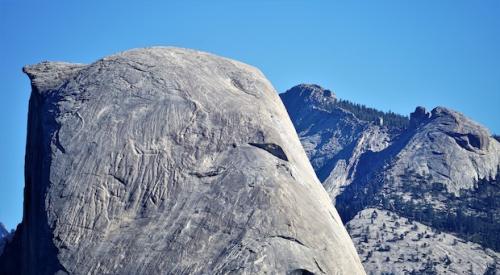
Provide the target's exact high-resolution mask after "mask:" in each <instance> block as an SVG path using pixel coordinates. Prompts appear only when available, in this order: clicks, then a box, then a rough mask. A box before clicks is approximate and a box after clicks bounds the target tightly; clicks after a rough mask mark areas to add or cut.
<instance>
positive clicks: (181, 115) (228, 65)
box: [0, 48, 364, 274]
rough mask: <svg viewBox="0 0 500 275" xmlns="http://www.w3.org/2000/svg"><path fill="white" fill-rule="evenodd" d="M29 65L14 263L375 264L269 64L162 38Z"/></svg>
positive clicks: (302, 268)
mask: <svg viewBox="0 0 500 275" xmlns="http://www.w3.org/2000/svg"><path fill="white" fill-rule="evenodd" d="M24 71H25V72H26V73H27V74H28V76H29V77H30V79H31V80H32V86H33V92H32V96H31V99H30V108H29V121H28V124H29V125H28V126H29V127H28V129H29V130H28V143H27V154H26V188H25V205H24V217H23V221H22V224H21V226H20V228H19V229H18V230H17V231H16V236H15V237H14V240H13V241H12V243H10V244H9V245H8V247H7V249H6V253H4V254H3V255H2V257H0V270H3V271H4V272H5V271H7V272H14V273H24V274H51V273H55V272H67V273H71V274H88V273H91V274H104V273H113V274H137V273H142V274H158V273H168V274H226V273H231V272H235V273H238V274H240V273H246V274H262V273H266V272H269V273H279V274H311V273H314V274H336V273H340V274H363V273H364V271H363V268H362V266H361V263H360V261H359V259H358V256H357V254H356V252H355V249H354V246H353V244H352V242H351V240H350V238H349V236H348V234H347V232H346V231H345V229H344V227H343V225H342V222H341V221H340V218H339V216H338V214H337V212H336V210H335V209H334V208H333V206H332V205H331V203H330V199H329V197H328V194H327V193H326V192H325V190H324V189H323V188H322V186H321V184H320V182H319V181H318V180H317V178H316V176H315V174H314V171H313V169H312V167H311V166H310V164H309V162H308V160H307V157H306V155H305V154H304V151H303V149H302V147H301V144H300V142H299V139H298V138H297V135H296V133H295V131H294V128H293V125H292V123H291V121H290V120H289V118H288V116H287V113H286V110H285V109H284V107H283V105H282V103H281V101H280V100H279V97H278V96H277V94H276V92H275V91H274V89H273V88H272V86H271V84H270V83H269V82H268V81H267V80H266V79H265V77H264V76H263V75H262V74H261V73H260V72H259V71H258V70H257V69H255V68H253V67H250V66H248V65H245V64H242V63H239V62H236V61H232V60H229V59H224V58H220V57H216V56H213V55H210V54H206V53H202V52H197V51H191V50H184V49H177V48H150V49H139V50H131V51H127V52H124V53H120V54H117V55H113V56H110V57H106V58H104V59H102V60H99V61H97V62H95V63H93V64H91V65H71V64H65V63H41V64H38V65H33V66H28V67H26V68H25V69H24ZM19 267H21V270H18V269H17V270H16V268H19Z"/></svg>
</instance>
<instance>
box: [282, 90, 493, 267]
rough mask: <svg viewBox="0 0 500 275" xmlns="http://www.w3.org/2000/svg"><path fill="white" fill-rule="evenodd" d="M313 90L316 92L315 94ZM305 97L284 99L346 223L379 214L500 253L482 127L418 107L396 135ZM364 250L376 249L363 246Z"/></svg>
mask: <svg viewBox="0 0 500 275" xmlns="http://www.w3.org/2000/svg"><path fill="white" fill-rule="evenodd" d="M311 93H314V94H320V92H318V91H317V89H316V90H315V91H311ZM304 95H307V92H305V91H302V93H301V94H300V95H299V94H298V93H296V92H295V90H294V89H293V88H292V89H290V90H289V91H288V92H286V93H285V94H281V97H282V99H283V102H284V103H285V106H286V107H287V109H288V111H289V113H290V117H291V118H292V121H293V123H294V125H295V126H296V128H297V132H298V134H299V137H300V139H301V141H302V143H303V145H304V148H305V150H306V153H307V155H308V156H309V157H310V159H311V163H313V165H314V164H318V163H320V164H323V165H316V166H315V167H314V168H315V170H316V173H317V174H318V177H319V178H320V179H321V180H322V182H323V185H324V186H325V189H326V190H327V191H328V193H329V194H330V197H331V198H332V201H333V202H334V203H335V205H336V208H337V210H338V211H339V214H340V216H341V217H342V219H343V221H344V222H349V224H352V223H351V221H352V220H353V219H356V217H357V215H359V213H363V212H362V211H364V210H365V209H374V208H376V209H384V211H386V210H387V211H389V212H391V213H393V214H394V215H396V216H397V217H399V218H401V219H410V220H411V221H415V222H420V223H421V224H424V225H426V226H429V227H430V228H433V229H434V230H437V231H442V232H447V233H450V234H454V235H456V236H457V237H458V238H460V239H463V240H464V241H472V242H475V243H477V245H478V246H480V247H481V246H482V248H481V249H482V250H485V249H486V248H490V249H493V250H495V251H497V252H498V251H499V250H500V239H499V237H498V236H500V223H499V222H498V221H499V220H500V203H499V202H500V182H499V181H500V173H499V169H500V143H499V142H498V141H497V140H495V139H494V138H493V137H491V135H490V133H489V132H488V130H487V129H485V128H484V127H483V126H481V125H478V124H477V123H475V122H473V121H471V120H470V119H468V118H466V117H465V116H463V115H462V114H460V113H458V112H455V111H452V110H449V109H446V108H443V107H438V108H435V109H434V110H432V112H431V113H428V112H427V111H426V110H425V109H424V108H422V107H417V109H416V110H415V112H413V113H412V114H411V115H410V120H409V124H408V127H407V128H405V129H396V130H395V131H394V130H391V129H390V128H388V127H386V126H382V127H380V126H379V125H377V123H373V122H368V123H367V122H366V121H362V120H360V119H358V118H357V116H356V115H355V114H353V113H350V112H349V111H347V110H345V109H342V108H341V107H339V106H338V105H335V104H333V105H334V106H335V108H333V109H324V108H323V109H322V108H320V107H317V106H315V103H308V102H306V101H302V103H301V100H300V99H301V98H304V97H305V96H304ZM325 100H327V99H325ZM290 102H295V103H294V104H290ZM316 102H322V99H321V98H318V99H316ZM296 106H302V107H299V108H297V107H296ZM339 109H340V110H339ZM346 112H347V113H348V114H346ZM306 118H307V119H306ZM330 144H332V145H335V146H330ZM324 164H327V165H324ZM362 221H363V219H362ZM362 221H357V222H355V223H356V224H359V223H360V222H362ZM399 223H402V221H400V222H399ZM376 230H378V229H376ZM380 230H382V231H383V230H388V229H380ZM351 233H352V232H351ZM385 233H386V234H390V233H391V232H385ZM357 244H358V247H357V248H358V249H360V246H359V242H357ZM411 244H412V243H410V245H411ZM401 245H407V243H401ZM418 245H419V244H417V243H415V244H414V245H413V246H411V247H412V249H417V248H418ZM362 249H363V251H364V252H366V253H367V251H371V253H372V254H373V253H375V251H377V250H376V249H377V247H371V250H370V248H368V247H366V245H364V246H363V248H362ZM360 254H361V255H364V254H363V253H361V251H360ZM461 255H463V256H464V257H465V256H466V255H467V253H463V254H461ZM364 256H366V255H364ZM457 257H458V256H457ZM470 257H477V254H471V255H470ZM363 260H365V262H364V264H365V268H366V270H367V271H368V272H372V271H373V272H375V273H383V272H393V271H391V270H392V269H391V270H389V269H387V270H381V269H372V268H373V267H374V266H373V265H371V264H369V263H368V262H367V261H368V260H367V259H366V257H364V258H363ZM419 260H422V259H419ZM491 260H492V261H494V262H489V263H488V265H491V264H495V263H497V264H498V257H493V258H491ZM452 261H453V260H452ZM460 262H471V263H473V262H474V259H471V258H467V257H465V258H461V260H460ZM440 264H441V263H440V262H439V261H438V262H436V265H440ZM455 264H456V263H455ZM478 264H479V263H478ZM498 265H499V266H500V264H498ZM407 266H408V265H407ZM410 266H411V265H410ZM401 268H403V267H402V265H401ZM413 268H414V269H411V270H410V269H406V271H405V270H403V269H400V270H399V272H396V273H404V272H410V271H412V270H413V271H415V272H418V271H419V268H420V267H419V266H415V265H413ZM436 268H437V269H438V270H441V268H442V267H436ZM443 268H444V267H443ZM482 269H484V270H487V266H485V265H484V264H483V266H482ZM482 269H481V268H479V269H474V270H482ZM471 274H475V273H471Z"/></svg>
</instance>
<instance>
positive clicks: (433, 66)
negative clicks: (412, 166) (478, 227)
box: [0, 0, 500, 228]
mask: <svg viewBox="0 0 500 275" xmlns="http://www.w3.org/2000/svg"><path fill="white" fill-rule="evenodd" d="M49 2H50V3H49ZM77 2H79V3H77ZM154 45H173V46H180V47H187V48H195V49H200V50H204V51H209V52H213V53H216V54H219V55H223V56H227V57H231V58H234V59H238V60H241V61H244V62H247V63H250V64H252V65H255V66H257V67H259V68H260V69H261V70H262V71H263V72H264V73H265V74H266V75H267V77H268V78H269V79H270V80H271V82H272V83H273V84H274V86H275V87H276V89H277V90H278V91H280V92H282V91H285V90H286V89H288V88H290V87H291V86H293V85H295V84H298V83H301V82H308V83H317V84H320V85H323V86H325V87H327V88H330V89H333V90H334V91H335V92H336V93H337V95H338V96H339V97H342V98H345V99H349V100H352V101H355V102H359V103H364V104H366V105H369V106H372V107H376V108H379V109H382V110H392V111H396V112H399V113H402V114H408V113H409V112H410V111H412V110H413V109H414V107H415V106H416V105H423V106H426V107H428V108H432V107H434V106H436V105H443V106H448V107H450V108H453V109H456V110H459V111H461V112H463V113H465V114H466V115H467V116H469V117H471V118H473V119H474V120H477V121H479V122H480V123H482V124H484V125H486V126H487V127H489V128H490V129H491V130H492V131H493V132H496V133H500V119H499V118H500V1H498V0H490V1H488V0H481V1H472V0H468V1H461V0H439V1H436V0H418V1H417V0H413V1H409V0H394V1H385V0H377V1H347V0H345V1H310V0H303V1H298V0H295V1H294V0H291V1H284V0H281V1H279V0H252V1H234V0H232V1H216V0H214V1H201V0H200V1H188V0H183V1H157V2H153V1H110V0H106V1H102V0H101V1H89V0H87V1H68V0H65V1H42V0H39V1H20V0H0V104H1V105H0V124H1V128H2V131H1V132H0V133H1V134H0V150H1V152H2V154H1V156H0V167H1V169H2V170H1V177H0V184H1V188H0V221H1V222H3V223H5V224H6V225H7V227H9V228H13V227H14V226H15V225H16V224H17V223H18V222H19V221H20V219H21V216H22V190H23V185H24V179H23V165H24V163H23V162H24V145H25V139H26V114H27V106H28V97H29V93H30V86H29V82H28V79H27V77H25V76H24V75H23V74H22V73H21V67H22V66H23V65H24V64H32V63H37V62H40V61H42V60H58V61H70V62H80V63H89V62H92V61H95V60H96V59H98V58H101V57H103V56H106V55H109V54H112V53H115V52H118V51H122V50H126V49H129V48H136V47H145V46H154Z"/></svg>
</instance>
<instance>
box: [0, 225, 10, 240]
mask: <svg viewBox="0 0 500 275" xmlns="http://www.w3.org/2000/svg"><path fill="white" fill-rule="evenodd" d="M8 234H9V231H8V230H7V228H5V226H4V225H3V223H1V222H0V239H1V238H3V237H5V236H7V235H8Z"/></svg>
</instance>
